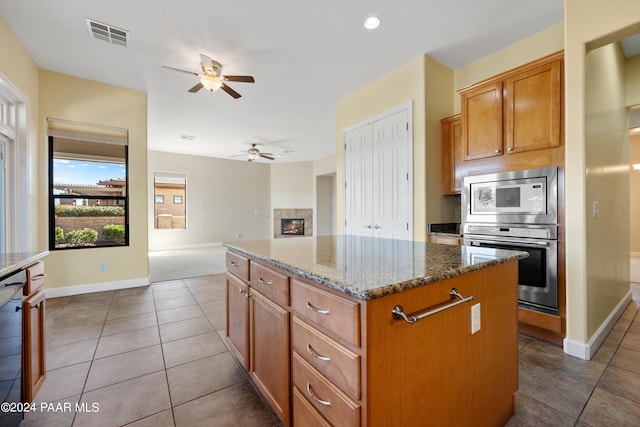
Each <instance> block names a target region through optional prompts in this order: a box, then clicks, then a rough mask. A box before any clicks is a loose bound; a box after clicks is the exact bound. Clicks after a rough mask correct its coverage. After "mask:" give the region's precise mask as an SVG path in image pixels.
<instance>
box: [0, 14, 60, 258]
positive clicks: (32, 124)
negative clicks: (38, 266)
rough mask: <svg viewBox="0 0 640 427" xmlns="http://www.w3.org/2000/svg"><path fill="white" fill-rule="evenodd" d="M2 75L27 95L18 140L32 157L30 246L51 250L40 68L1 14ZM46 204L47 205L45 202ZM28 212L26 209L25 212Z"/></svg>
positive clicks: (27, 165)
mask: <svg viewBox="0 0 640 427" xmlns="http://www.w3.org/2000/svg"><path fill="white" fill-rule="evenodd" d="M0 52H2V54H0V78H6V79H7V80H8V81H9V84H10V85H11V86H13V87H15V88H16V89H17V90H18V91H19V92H21V93H22V94H23V95H24V96H25V97H26V98H28V104H27V105H26V115H25V117H24V118H23V120H26V124H25V125H24V126H25V130H26V135H24V139H19V141H18V143H19V144H23V145H24V146H25V149H26V153H27V155H28V157H27V158H26V159H25V162H24V164H23V165H22V166H23V167H25V168H26V171H25V173H26V174H27V175H28V178H27V183H28V186H27V188H26V189H25V190H26V193H27V194H26V196H27V198H28V202H27V212H26V214H27V215H28V218H26V223H27V226H28V227H29V233H28V235H29V242H27V246H28V248H29V249H31V250H34V251H40V250H45V249H47V247H48V245H47V243H46V240H45V237H46V236H45V233H46V230H45V228H44V224H46V223H44V222H42V221H40V217H39V215H38V212H39V211H40V210H41V209H43V205H41V204H39V203H38V201H39V200H41V199H42V197H41V194H40V191H41V186H40V185H39V183H40V182H42V181H43V180H45V179H46V177H47V173H46V169H42V168H41V167H39V165H40V161H39V160H40V159H39V156H40V155H41V153H40V151H39V149H38V129H39V127H38V67H37V65H36V63H35V62H33V59H31V56H29V54H28V53H27V51H26V50H25V49H24V47H23V46H22V44H20V42H19V41H18V39H17V38H16V36H15V34H14V33H13V31H11V28H9V26H8V25H7V23H6V22H5V21H4V19H2V17H1V16H0ZM44 207H46V205H44ZM22 214H23V215H25V212H22Z"/></svg>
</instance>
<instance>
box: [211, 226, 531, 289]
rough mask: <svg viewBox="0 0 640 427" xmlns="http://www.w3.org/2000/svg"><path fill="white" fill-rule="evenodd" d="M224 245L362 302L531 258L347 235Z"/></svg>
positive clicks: (483, 249)
mask: <svg viewBox="0 0 640 427" xmlns="http://www.w3.org/2000/svg"><path fill="white" fill-rule="evenodd" d="M223 245H224V246H226V247H227V248H229V249H232V250H234V251H236V252H239V253H240V254H244V255H245V256H249V257H252V258H255V259H257V260H259V261H262V262H264V263H266V264H270V265H273V266H275V267H278V268H281V269H283V270H285V271H288V272H290V273H293V274H295V275H298V276H301V277H304V278H306V279H309V280H311V281H314V282H316V283H318V284H320V285H323V286H327V287H329V288H332V289H335V290H338V291H341V292H344V293H346V294H349V295H352V296H354V297H356V298H358V299H362V300H369V299H374V298H379V297H383V296H385V295H390V294H393V293H396V292H402V291H404V290H407V289H411V288H415V287H419V286H424V285H428V284H430V283H434V282H438V281H440V280H445V279H449V278H452V277H456V276H461V275H463V274H466V273H470V272H472V271H477V270H481V269H483V268H488V267H491V266H494V265H498V264H502V263H506V262H510V261H514V260H518V259H520V258H525V257H527V256H528V254H527V253H526V252H518V251H507V250H500V249H491V248H479V247H473V246H457V245H438V244H432V243H425V242H416V241H404V240H391V239H381V238H373V237H361V236H344V235H338V236H318V237H299V238H295V239H294V238H291V239H274V240H254V241H236V242H224V243H223Z"/></svg>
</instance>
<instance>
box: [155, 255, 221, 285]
mask: <svg viewBox="0 0 640 427" xmlns="http://www.w3.org/2000/svg"><path fill="white" fill-rule="evenodd" d="M226 250H227V249H226V248H225V247H224V246H209V247H205V248H194V249H176V250H168V251H151V252H149V276H150V277H151V282H152V283H154V282H164V281H167V280H176V279H185V278H190V277H201V276H210V275H213V274H220V273H224V272H225V253H226Z"/></svg>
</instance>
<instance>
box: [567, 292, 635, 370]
mask: <svg viewBox="0 0 640 427" xmlns="http://www.w3.org/2000/svg"><path fill="white" fill-rule="evenodd" d="M630 302H631V290H629V292H627V294H626V295H625V296H624V297H623V298H622V299H621V300H620V302H619V303H618V305H616V308H614V309H613V311H612V312H611V313H610V314H609V316H608V317H607V318H606V319H605V321H604V322H602V325H600V327H599V328H598V330H597V331H596V332H595V333H594V334H593V336H592V337H591V339H590V340H589V342H587V343H583V342H580V341H575V340H570V339H568V338H565V339H564V341H563V348H564V352H565V353H567V354H568V355H570V356H575V357H578V358H580V359H583V360H591V357H592V356H593V355H594V354H595V353H596V351H597V350H598V349H599V348H600V346H601V345H602V343H603V342H604V340H605V339H607V335H609V332H611V329H613V327H614V326H615V325H616V322H617V321H618V319H619V318H620V316H622V313H624V310H625V309H626V308H627V305H629V303H630Z"/></svg>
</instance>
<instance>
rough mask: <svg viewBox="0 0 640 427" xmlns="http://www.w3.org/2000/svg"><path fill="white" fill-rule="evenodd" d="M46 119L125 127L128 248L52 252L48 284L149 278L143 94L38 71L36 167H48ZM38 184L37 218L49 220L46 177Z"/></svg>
mask: <svg viewBox="0 0 640 427" xmlns="http://www.w3.org/2000/svg"><path fill="white" fill-rule="evenodd" d="M47 117H52V118H57V119H63V120H71V121H77V122H83V123H91V124H99V125H104V126H110V127H117V128H124V129H128V131H129V190H128V193H129V242H130V245H129V246H128V247H110V248H94V249H74V250H67V251H53V252H52V253H51V254H50V256H49V258H48V259H47V288H55V287H68V286H76V285H89V284H95V283H106V282H119V281H126V280H136V279H139V280H141V281H144V280H146V279H148V277H149V265H148V255H147V252H148V250H147V248H148V233H147V221H148V217H147V206H148V197H147V95H146V93H143V92H138V91H134V90H130V89H124V88H120V87H116V86H111V85H107V84H102V83H97V82H94V81H90V80H85V79H79V78H76V77H72V76H68V75H64V74H59V73H54V72H50V71H46V70H40V80H39V115H38V122H37V123H38V126H39V138H38V141H39V144H38V167H39V170H41V171H46V170H48V165H47V137H46V130H45V123H46V119H47ZM39 185H40V187H39V188H40V192H39V193H40V195H41V197H40V209H39V221H40V223H41V224H48V209H47V204H46V203H47V202H46V195H47V181H46V177H41V179H40V180H39ZM47 232H48V231H47V228H46V227H45V228H44V232H43V233H41V239H42V240H41V242H45V241H46V239H47V234H46V233H47ZM100 264H106V265H107V269H106V271H104V272H100V271H99V266H100Z"/></svg>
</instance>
